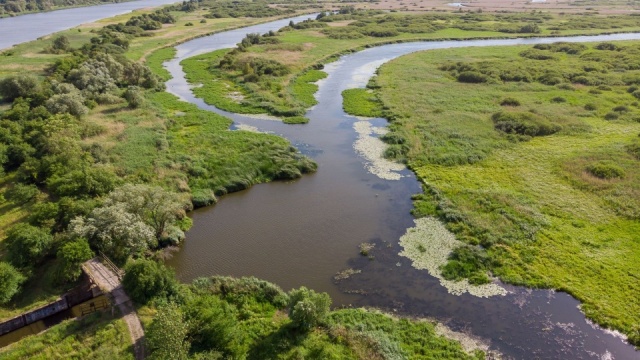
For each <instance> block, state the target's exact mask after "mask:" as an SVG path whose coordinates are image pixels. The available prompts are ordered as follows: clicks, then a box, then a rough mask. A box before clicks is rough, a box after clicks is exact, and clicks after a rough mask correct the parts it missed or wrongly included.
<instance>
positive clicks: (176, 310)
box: [146, 277, 484, 359]
mask: <svg viewBox="0 0 640 360" xmlns="http://www.w3.org/2000/svg"><path fill="white" fill-rule="evenodd" d="M330 303H331V300H330V299H329V297H328V295H327V294H320V293H316V292H314V291H313V290H309V289H306V288H304V287H303V288H300V289H294V290H292V291H291V292H289V293H288V294H287V293H285V292H283V291H282V290H281V289H280V288H278V287H277V286H275V285H273V284H270V283H267V282H265V281H262V280H258V279H255V278H240V279H237V278H229V277H212V278H200V279H196V280H195V281H194V282H193V284H191V285H189V286H183V287H182V289H181V291H180V292H179V293H178V294H176V295H174V296H169V297H168V298H167V297H164V296H160V297H155V298H154V299H153V300H152V303H151V305H150V309H153V311H146V312H147V313H149V312H155V315H154V316H153V319H152V320H147V321H146V322H147V324H148V325H147V330H146V336H147V338H148V339H149V345H150V349H151V351H152V353H151V358H154V359H155V358H158V359H161V358H173V359H186V358H203V357H206V358H216V359H217V358H229V357H231V358H247V359H289V358H317V359H363V358H371V359H399V358H444V359H449V358H456V359H472V358H476V359H482V358H484V353H483V352H481V351H476V352H475V353H473V354H472V355H469V354H467V353H465V352H464V351H463V350H462V348H461V347H460V344H458V343H456V342H454V341H451V340H447V339H445V338H443V337H440V336H438V335H436V332H435V329H434V324H432V323H430V322H427V321H419V320H407V319H396V318H392V317H390V316H389V315H386V314H382V313H378V312H374V311H368V310H364V309H343V310H338V311H330V310H329V305H330Z"/></svg>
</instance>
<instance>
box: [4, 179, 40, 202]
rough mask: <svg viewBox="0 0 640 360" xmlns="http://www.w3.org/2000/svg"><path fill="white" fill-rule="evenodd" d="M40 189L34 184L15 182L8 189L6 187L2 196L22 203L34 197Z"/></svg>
mask: <svg viewBox="0 0 640 360" xmlns="http://www.w3.org/2000/svg"><path fill="white" fill-rule="evenodd" d="M39 193H40V190H38V187H37V186H35V185H26V184H21V183H17V184H15V185H14V186H13V187H11V188H10V189H8V190H7V191H6V192H5V194H4V196H5V198H6V199H7V200H9V201H12V202H14V203H16V204H18V205H23V204H26V203H28V202H29V201H31V200H33V199H35V198H36V197H37V196H38V194H39Z"/></svg>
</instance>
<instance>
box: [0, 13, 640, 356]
mask: <svg viewBox="0 0 640 360" xmlns="http://www.w3.org/2000/svg"><path fill="white" fill-rule="evenodd" d="M172 2H174V1H173V0H142V1H134V2H127V3H118V4H107V5H100V6H91V7H83V8H77V9H67V10H59V11H54V12H48V13H40V14H32V15H23V16H18V17H14V18H5V19H0V34H2V36H0V49H2V48H6V47H9V46H11V45H14V44H18V43H22V42H25V41H30V40H34V39H36V38H37V37H40V36H43V35H48V34H50V33H53V32H56V31H60V30H63V29H67V28H71V27H73V26H77V25H79V24H81V23H86V22H90V21H96V20H99V19H102V18H106V17H110V16H114V15H117V14H121V13H125V12H128V11H131V10H134V9H138V8H143V7H147V6H157V5H162V4H167V3H172ZM305 18H307V16H304V17H298V18H294V19H293V20H294V21H300V20H303V19H305ZM289 20H290V19H286V20H281V21H275V22H271V23H266V24H262V25H257V26H253V27H249V28H244V29H240V30H234V31H229V32H224V33H219V34H216V35H213V36H209V37H205V38H200V39H196V40H193V41H190V42H187V43H184V44H182V45H180V46H178V47H177V49H178V53H177V58H176V59H174V60H173V61H171V62H169V63H167V64H166V65H167V67H168V69H169V70H170V71H171V72H172V74H173V77H174V79H173V80H171V81H170V82H169V83H168V84H167V85H168V89H169V91H170V92H172V93H174V94H176V95H178V96H179V97H181V98H182V99H183V100H186V101H190V102H193V103H195V104H197V105H198V106H200V107H202V108H204V109H208V110H211V111H215V112H218V113H221V114H223V115H226V116H229V117H231V118H232V119H233V120H234V122H235V124H234V127H240V126H241V125H249V126H253V127H255V128H258V129H260V130H261V131H269V132H273V133H276V134H279V135H282V136H284V137H286V138H288V139H289V140H290V141H291V142H292V143H293V144H294V145H295V146H296V147H297V148H298V149H300V150H301V151H302V152H303V153H305V154H307V155H308V156H310V157H312V158H313V159H314V160H315V161H316V162H317V163H318V164H319V169H318V172H317V173H315V174H312V175H306V176H304V177H303V178H301V179H299V180H297V181H293V182H274V183H269V184H261V185H257V186H254V187H253V188H251V189H249V190H247V191H242V192H238V193H234V194H230V195H227V196H225V197H223V198H222V199H221V201H220V202H219V203H218V205H216V206H215V207H210V208H206V209H201V210H198V211H195V212H194V214H193V218H194V223H195V225H194V227H193V229H192V230H190V231H189V233H188V239H187V241H186V242H185V243H184V246H183V247H182V248H181V250H180V251H179V252H178V253H177V254H176V255H175V257H174V258H173V259H172V260H171V261H170V262H169V264H170V265H171V266H173V267H174V268H175V269H176V271H177V272H178V275H179V276H180V278H181V279H182V280H184V281H189V280H191V279H193V278H195V277H198V276H208V275H213V274H226V275H236V276H244V275H253V276H257V277H260V278H264V279H266V280H269V281H272V282H274V283H277V284H279V285H280V286H281V287H283V288H284V289H290V288H293V287H298V286H302V285H305V286H307V287H310V288H314V289H316V290H320V291H327V292H329V293H330V294H331V296H332V298H333V299H334V305H335V306H350V305H351V306H375V307H378V308H383V309H386V310H389V311H391V312H396V313H398V314H404V315H410V316H417V317H429V318H434V319H437V320H439V321H441V322H443V323H446V324H447V325H449V326H450V327H451V328H453V329H455V330H464V331H465V332H467V333H470V334H472V335H474V336H476V337H479V338H481V339H483V340H485V341H487V342H488V343H490V345H491V348H493V349H496V350H498V351H500V352H502V353H503V354H504V355H505V356H506V357H507V358H514V359H536V358H540V359H638V358H640V352H637V351H635V350H634V348H633V347H632V346H630V345H628V344H627V343H626V342H624V341H623V340H622V339H621V338H620V337H618V336H615V334H612V333H611V332H607V331H604V330H602V329H599V328H597V327H595V326H592V325H591V324H590V323H589V322H588V321H586V319H585V317H584V315H583V314H582V313H581V312H580V311H579V308H578V306H579V303H578V301H576V300H575V299H573V298H572V297H571V296H569V295H567V294H564V293H556V292H553V291H542V290H528V289H524V288H518V287H508V286H507V289H508V290H509V294H508V295H506V296H503V297H492V298H477V297H474V296H471V295H468V294H465V295H462V296H454V295H450V294H449V293H448V292H447V290H446V289H445V288H444V287H442V286H441V285H440V283H439V281H438V280H437V279H435V278H433V277H431V276H430V275H429V274H428V273H427V272H426V271H421V270H415V269H413V268H412V267H411V265H410V262H409V260H408V259H406V258H404V257H401V256H399V255H398V253H399V252H400V247H399V246H398V239H399V237H400V236H401V235H403V234H404V233H405V231H406V229H407V228H409V227H412V226H413V225H414V224H413V219H412V217H411V215H410V214H409V211H410V210H411V201H410V197H411V195H412V194H415V193H418V192H419V191H420V186H419V184H418V182H417V181H416V179H415V177H414V176H413V174H412V173H411V172H410V171H408V170H401V171H398V172H397V174H399V175H401V176H402V177H400V178H399V180H384V179H382V178H380V177H378V176H376V175H373V174H371V173H370V172H369V171H367V168H366V166H367V161H366V160H365V159H363V158H362V157H361V156H359V155H358V154H357V153H356V152H355V151H354V147H353V144H354V142H355V141H357V140H358V138H359V135H358V134H357V133H356V131H355V130H354V124H355V123H357V122H359V120H358V119H355V118H354V117H351V116H348V115H346V114H345V113H344V112H343V111H342V108H341V96H340V93H341V92H342V90H344V89H347V88H353V87H363V86H364V85H365V84H366V83H367V80H368V79H369V77H370V76H372V74H373V73H374V71H375V69H376V68H377V67H378V66H380V65H381V64H383V63H384V62H386V61H389V60H391V59H393V58H395V57H398V56H401V55H404V54H408V53H411V52H414V51H420V50H429V49H438V48H448V47H465V46H497V45H516V44H535V43H541V42H554V41H561V40H563V41H605V40H629V39H638V38H640V34H618V35H607V36H595V37H572V38H567V39H560V38H555V39H522V40H481V41H447V42H421V43H406V44H396V45H388V46H382V47H378V48H372V49H367V50H364V51H361V52H358V53H355V54H351V55H348V56H344V57H342V58H341V59H340V60H339V61H337V62H335V63H332V64H329V65H328V66H326V68H325V71H327V72H328V73H329V77H328V78H327V79H325V80H323V81H322V82H321V86H320V90H319V91H318V93H317V94H316V96H317V99H318V101H319V104H318V105H317V106H315V107H314V108H313V109H311V110H310V111H309V112H308V114H307V116H308V117H309V118H310V119H311V122H310V123H309V124H306V125H284V124H282V123H280V122H277V121H266V120H257V119H255V118H250V117H246V116H241V115H235V114H229V113H226V112H223V111H220V110H218V109H216V108H214V107H213V106H209V105H207V104H205V103H204V102H203V101H202V100H201V99H197V98H195V97H194V96H193V95H192V93H191V91H190V88H189V86H188V85H187V84H186V81H185V80H184V77H183V73H182V69H181V68H180V66H179V62H180V61H181V60H182V59H184V58H187V57H190V56H194V55H197V54H200V53H204V52H209V51H213V50H216V49H221V48H228V47H232V46H234V45H235V44H236V43H238V42H239V41H240V40H241V39H242V37H244V35H245V34H246V33H255V32H259V33H264V32H267V31H269V30H277V29H279V28H281V27H283V26H285V25H286V24H288V22H289ZM385 123H386V122H385V120H384V119H374V120H372V121H371V124H372V125H373V126H376V127H384V126H385ZM363 242H370V243H375V244H376V246H375V248H374V250H372V252H371V254H372V256H373V257H374V259H373V260H370V259H368V258H366V257H364V256H361V255H359V254H358V252H359V249H358V245H359V244H360V243H363ZM346 268H354V269H359V270H361V271H362V272H361V273H360V274H357V275H355V276H353V277H351V278H349V279H347V280H344V281H341V282H338V283H336V282H334V280H333V276H334V274H336V273H337V272H338V271H340V270H344V269H346Z"/></svg>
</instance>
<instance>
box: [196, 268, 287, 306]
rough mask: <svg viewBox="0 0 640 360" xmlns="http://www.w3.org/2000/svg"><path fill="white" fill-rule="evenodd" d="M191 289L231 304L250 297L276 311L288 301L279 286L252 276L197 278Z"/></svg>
mask: <svg viewBox="0 0 640 360" xmlns="http://www.w3.org/2000/svg"><path fill="white" fill-rule="evenodd" d="M193 287H194V289H196V291H205V292H207V293H211V294H216V295H220V296H222V297H223V298H224V299H226V300H228V301H231V302H235V301H236V300H238V299H242V298H244V297H247V296H248V297H252V298H254V299H256V300H257V301H259V302H267V303H270V304H272V305H273V306H275V307H276V308H278V309H281V308H284V307H285V306H287V303H288V299H289V297H288V296H287V294H286V293H285V292H284V291H282V289H280V287H279V286H277V285H275V284H272V283H270V282H268V281H264V280H261V279H258V278H255V277H252V276H251V277H241V278H234V277H229V276H213V277H210V278H198V279H196V280H194V281H193Z"/></svg>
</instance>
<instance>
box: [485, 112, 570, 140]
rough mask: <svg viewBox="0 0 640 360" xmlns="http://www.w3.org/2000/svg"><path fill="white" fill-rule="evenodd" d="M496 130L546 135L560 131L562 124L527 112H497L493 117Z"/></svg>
mask: <svg viewBox="0 0 640 360" xmlns="http://www.w3.org/2000/svg"><path fill="white" fill-rule="evenodd" d="M491 119H492V120H493V123H494V127H495V128H496V130H500V131H502V132H504V133H507V134H518V135H525V136H545V135H551V134H554V133H556V132H558V131H560V129H561V128H560V126H558V125H555V124H552V123H551V122H549V121H548V120H546V119H544V118H542V117H540V116H538V115H535V114H532V113H526V112H502V111H501V112H497V113H495V114H493V116H492V117H491Z"/></svg>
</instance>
